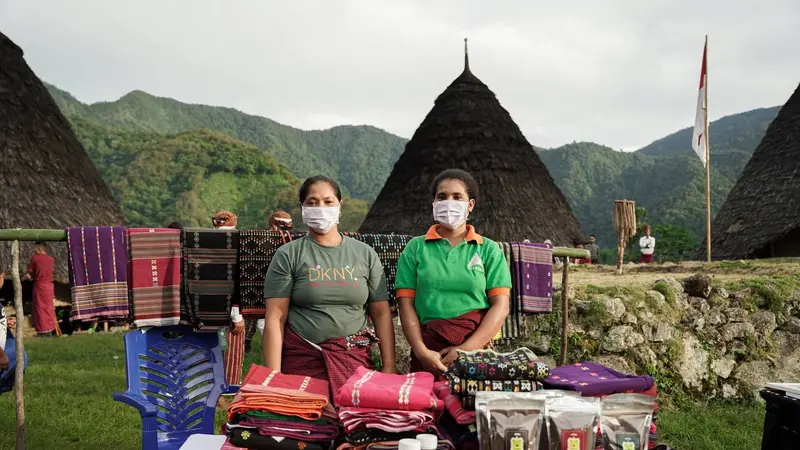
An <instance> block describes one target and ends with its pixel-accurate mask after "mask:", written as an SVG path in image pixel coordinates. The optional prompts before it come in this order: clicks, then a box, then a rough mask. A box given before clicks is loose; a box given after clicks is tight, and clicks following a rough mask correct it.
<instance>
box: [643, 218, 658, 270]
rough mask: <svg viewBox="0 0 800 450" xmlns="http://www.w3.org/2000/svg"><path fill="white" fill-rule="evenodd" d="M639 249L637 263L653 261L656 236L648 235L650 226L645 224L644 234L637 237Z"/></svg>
mask: <svg viewBox="0 0 800 450" xmlns="http://www.w3.org/2000/svg"><path fill="white" fill-rule="evenodd" d="M639 251H640V252H641V253H642V256H641V258H639V263H641V264H651V263H652V262H653V254H654V253H655V251H656V238H654V237H653V236H650V227H649V226H647V225H645V227H644V236H642V237H641V238H639Z"/></svg>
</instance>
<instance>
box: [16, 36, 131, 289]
mask: <svg viewBox="0 0 800 450" xmlns="http://www.w3.org/2000/svg"><path fill="white" fill-rule="evenodd" d="M22 55H23V53H22V49H20V48H19V47H18V46H17V45H15V44H14V43H13V42H11V40H10V39H8V38H7V37H6V36H5V35H4V34H2V33H0V157H2V160H0V228H5V229H7V228H56V229H58V228H61V229H63V228H66V227H68V226H76V225H119V224H122V223H123V219H122V214H121V213H120V210H119V207H118V206H117V204H116V203H115V202H114V199H113V198H112V197H111V192H110V191H109V190H108V187H106V185H105V183H104V182H103V179H102V178H100V174H99V173H98V172H97V169H95V167H94V166H93V165H92V161H91V160H90V159H89V156H88V155H87V154H86V152H85V151H84V150H83V147H81V144H80V142H78V139H77V138H76V137H75V134H74V133H73V132H72V129H71V128H70V125H69V122H67V119H65V118H64V116H63V115H62V114H61V112H60V111H59V110H58V107H57V106H56V104H55V102H54V101H53V99H52V98H51V97H50V94H49V93H48V92H47V89H46V88H45V87H44V85H43V84H42V82H41V80H39V78H37V77H36V75H35V74H34V73H33V71H32V70H31V68H30V67H28V64H26V63H25V59H24V58H23V56H22ZM31 247H32V244H31V243H22V245H21V250H20V251H21V259H22V260H21V261H20V264H21V265H22V267H21V269H22V270H25V267H27V263H28V259H29V258H30V256H31V255H32V248H31ZM10 248H11V247H10V244H8V243H0V270H4V271H6V272H7V271H8V270H10V269H11V252H10ZM49 253H50V254H51V255H52V256H53V257H54V258H55V260H56V267H55V271H56V273H55V276H56V278H57V279H58V280H59V281H66V277H67V257H66V244H56V243H53V244H52V245H51V246H50V252H49ZM9 278H10V277H9Z"/></svg>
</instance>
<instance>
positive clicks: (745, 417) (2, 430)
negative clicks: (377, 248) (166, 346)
mask: <svg viewBox="0 0 800 450" xmlns="http://www.w3.org/2000/svg"><path fill="white" fill-rule="evenodd" d="M27 347H28V358H29V365H28V370H27V372H26V374H25V406H26V407H25V414H26V427H25V428H26V448H30V449H47V448H54V449H59V450H62V449H87V448H104V449H106V448H108V449H115V450H124V449H131V450H134V449H139V448H141V422H140V420H139V415H138V413H136V411H135V410H134V409H133V408H131V407H129V406H126V405H123V404H121V403H117V402H115V401H113V400H112V399H111V394H112V393H114V392H120V391H123V390H124V389H125V359H124V354H123V345H122V335H121V334H113V333H112V334H104V333H101V334H94V335H81V336H70V337H65V338H61V339H31V340H30V341H29V343H28V345H27ZM260 348H261V346H260V343H258V342H254V345H253V349H252V351H251V352H250V354H248V356H247V358H246V367H247V366H249V364H250V363H251V362H258V361H259V360H260V359H261V358H260V356H259V354H260ZM223 417H224V416H223V415H222V414H218V415H217V419H218V422H220V421H221V420H223ZM763 422H764V409H763V408H762V407H755V406H752V407H746V406H732V405H712V406H709V407H707V408H705V409H703V408H699V407H696V408H688V409H686V408H683V409H664V410H662V411H661V412H660V413H659V434H660V435H661V437H662V440H663V441H664V442H667V443H669V445H670V446H672V447H674V448H676V449H692V450H702V449H709V450H712V449H729V448H742V449H750V448H760V442H761V430H762V426H763ZM14 429H15V414H14V393H13V392H9V393H6V394H2V395H0V449H2V450H4V449H11V448H13V447H14Z"/></svg>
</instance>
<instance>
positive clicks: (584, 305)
mask: <svg viewBox="0 0 800 450" xmlns="http://www.w3.org/2000/svg"><path fill="white" fill-rule="evenodd" d="M570 303H571V304H572V305H574V306H575V310H576V311H578V312H579V313H586V312H589V311H590V310H591V309H592V303H594V301H592V300H572V301H571V302H570Z"/></svg>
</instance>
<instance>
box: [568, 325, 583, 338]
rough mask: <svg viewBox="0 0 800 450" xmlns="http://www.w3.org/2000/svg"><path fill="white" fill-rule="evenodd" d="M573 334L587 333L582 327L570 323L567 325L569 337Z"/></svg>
mask: <svg viewBox="0 0 800 450" xmlns="http://www.w3.org/2000/svg"><path fill="white" fill-rule="evenodd" d="M572 333H578V334H586V331H584V329H583V327H581V326H580V325H578V324H576V323H572V322H570V323H568V324H567V335H570V334H572Z"/></svg>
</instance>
